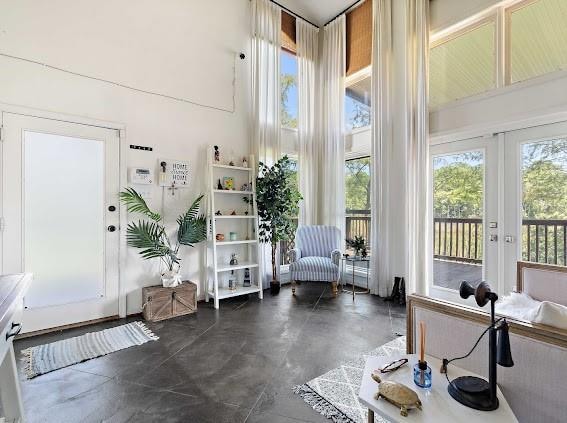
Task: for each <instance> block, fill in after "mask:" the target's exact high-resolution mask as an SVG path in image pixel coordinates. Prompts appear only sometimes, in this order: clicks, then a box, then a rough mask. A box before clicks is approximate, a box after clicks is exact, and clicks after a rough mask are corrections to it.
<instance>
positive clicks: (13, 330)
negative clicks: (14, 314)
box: [6, 322, 22, 341]
mask: <svg viewBox="0 0 567 423" xmlns="http://www.w3.org/2000/svg"><path fill="white" fill-rule="evenodd" d="M21 331H22V324H21V323H14V322H12V327H11V328H10V330H9V331H8V332H7V333H6V341H7V340H8V339H10V338H12V337H13V336H16V335H17V334H19V333H20V332H21Z"/></svg>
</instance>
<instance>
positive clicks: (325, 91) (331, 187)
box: [319, 15, 346, 238]
mask: <svg viewBox="0 0 567 423" xmlns="http://www.w3.org/2000/svg"><path fill="white" fill-rule="evenodd" d="M345 20H346V18H345V15H341V16H339V17H338V18H337V19H335V20H334V21H333V22H331V23H330V24H328V25H327V26H325V29H324V31H325V32H324V38H323V63H322V68H321V86H322V90H321V92H322V102H321V104H322V106H321V107H322V119H321V120H322V124H321V144H322V145H321V157H322V160H321V168H322V169H321V184H320V188H319V196H320V210H321V221H322V223H323V224H326V225H333V226H336V227H338V228H339V229H340V230H341V234H342V237H343V238H344V236H345V175H344V173H345V171H344V167H345V165H344V162H345V150H344V99H345V84H344V76H345V67H346V53H345V44H346V29H345Z"/></svg>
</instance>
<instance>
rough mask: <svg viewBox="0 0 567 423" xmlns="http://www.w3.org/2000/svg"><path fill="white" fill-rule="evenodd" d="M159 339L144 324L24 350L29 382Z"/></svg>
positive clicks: (92, 333)
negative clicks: (56, 371) (65, 368)
mask: <svg viewBox="0 0 567 423" xmlns="http://www.w3.org/2000/svg"><path fill="white" fill-rule="evenodd" d="M158 339H159V338H158V337H157V336H156V335H154V333H153V332H152V331H151V330H149V329H148V328H147V327H146V325H144V324H143V323H142V322H132V323H127V324H125V325H120V326H116V327H113V328H110V329H104V330H101V331H98V332H90V333H86V334H84V335H81V336H76V337H74V338H69V339H64V340H62V341H56V342H52V343H50V344H44V345H38V346H36V347H31V348H27V349H25V350H22V355H23V356H24V362H25V367H24V369H25V372H26V377H27V378H28V379H32V378H34V377H36V376H39V375H42V374H45V373H49V372H52V371H53V370H58V369H61V368H63V367H67V366H71V365H73V364H77V363H81V362H83V361H87V360H90V359H92V358H96V357H100V356H103V355H106V354H110V353H112V352H115V351H118V350H123V349H124V348H128V347H132V346H134V345H142V344H145V343H146V342H148V341H157V340H158Z"/></svg>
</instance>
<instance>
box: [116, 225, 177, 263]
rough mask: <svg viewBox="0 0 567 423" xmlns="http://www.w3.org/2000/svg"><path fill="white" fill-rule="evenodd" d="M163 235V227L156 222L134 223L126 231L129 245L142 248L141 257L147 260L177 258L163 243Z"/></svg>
mask: <svg viewBox="0 0 567 423" xmlns="http://www.w3.org/2000/svg"><path fill="white" fill-rule="evenodd" d="M163 235H164V229H163V227H162V226H161V225H158V224H157V223H155V222H145V221H138V223H135V222H132V223H129V224H128V228H127V229H126V241H127V243H128V245H129V246H130V247H135V248H140V249H141V250H142V251H140V255H141V256H142V257H143V258H145V259H151V258H157V257H165V256H175V253H174V252H173V251H172V250H171V248H169V246H168V245H167V244H165V243H164V242H163Z"/></svg>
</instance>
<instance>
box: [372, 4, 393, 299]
mask: <svg viewBox="0 0 567 423" xmlns="http://www.w3.org/2000/svg"><path fill="white" fill-rule="evenodd" d="M372 26H373V28H372V174H371V186H372V193H371V194H372V207H371V209H372V211H371V222H372V225H371V245H372V256H371V263H370V266H371V274H372V282H373V284H372V287H371V290H372V292H373V293H374V294H378V295H380V296H387V295H389V294H390V292H389V290H390V286H391V284H392V279H393V275H392V271H391V266H390V261H391V257H390V255H391V250H392V246H391V234H390V231H391V222H390V213H392V208H393V207H392V206H393V204H392V202H391V201H390V195H389V194H390V185H391V184H390V182H391V181H390V173H391V169H390V166H392V158H391V155H392V124H391V116H390V90H389V87H390V84H391V79H390V69H391V53H392V0H373V4H372Z"/></svg>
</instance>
